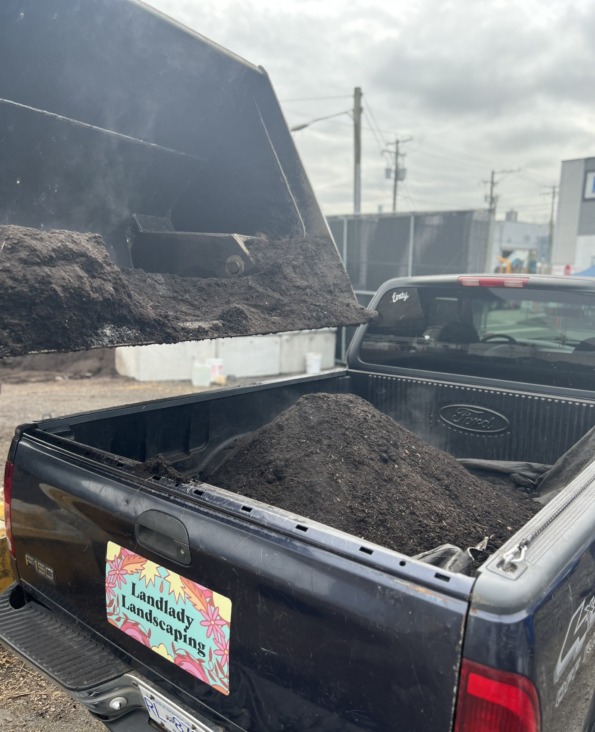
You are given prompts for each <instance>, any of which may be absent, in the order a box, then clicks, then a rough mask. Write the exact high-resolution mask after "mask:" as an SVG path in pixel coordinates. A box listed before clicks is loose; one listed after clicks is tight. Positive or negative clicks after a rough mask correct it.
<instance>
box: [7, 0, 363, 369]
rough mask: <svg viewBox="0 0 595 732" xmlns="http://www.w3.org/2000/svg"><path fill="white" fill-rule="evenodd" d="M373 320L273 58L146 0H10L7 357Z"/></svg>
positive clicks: (8, 24) (8, 3)
mask: <svg viewBox="0 0 595 732" xmlns="http://www.w3.org/2000/svg"><path fill="white" fill-rule="evenodd" d="M365 318H366V314H365V313H364V311H363V310H362V309H361V308H360V307H359V306H358V305H357V303H356V300H355V298H354V295H353V292H352V289H351V286H350V283H349V281H348V279H347V276H346V274H345V272H344V269H343V267H342V265H341V263H340V260H339V257H338V253H337V250H336V247H335V245H334V242H333V241H332V238H331V236H330V234H329V230H328V228H327V225H326V222H325V220H324V217H323V216H322V214H321V211H320V209H319V207H318V205H317V202H316V200H315V197H314V194H313V192H312V189H311V186H310V184H309V182H308V179H307V177H306V175H305V172H304V169H303V167H302V164H301V162H300V160H299V157H298V154H297V152H296V149H295V146H294V144H293V140H292V138H291V134H290V132H289V131H288V128H287V125H286V123H285V120H284V118H283V114H282V112H281V109H280V107H279V104H278V102H277V99H276V97H275V94H274V91H273V88H272V86H271V84H270V81H269V78H268V76H267V75H266V73H265V72H264V70H263V69H262V68H260V67H256V66H254V65H252V64H250V63H248V62H246V61H244V60H242V59H240V58H239V57H237V56H235V55H233V54H232V53H230V52H228V51H226V50H225V49H223V48H221V47H219V46H217V45H215V44H214V43H212V42H210V41H209V40H207V39H205V38H203V37H202V36H200V35H198V34H196V33H194V32H192V31H190V30H188V29H186V28H184V27H182V26H180V25H179V24H177V23H175V22H174V21H172V20H170V19H168V18H166V17H165V16H163V15H161V14H159V13H157V12H156V11H154V10H152V9H150V8H149V7H148V6H146V5H143V4H142V3H139V2H134V1H133V0H93V1H92V2H91V1H89V0H87V1H86V2H83V1H78V2H73V0H43V1H42V2H40V0H2V3H0V357H3V356H10V355H21V354H23V353H26V352H32V351H54V350H57V351H60V350H68V351H71V350H81V349H86V348H93V347H100V346H114V345H133V344H140V343H153V342H175V341H180V340H194V339H202V338H212V337H222V336H234V335H247V334H255V333H270V332H279V331H287V330H298V329H304V328H319V327H327V326H336V325H346V324H356V323H360V322H362V321H363V320H365Z"/></svg>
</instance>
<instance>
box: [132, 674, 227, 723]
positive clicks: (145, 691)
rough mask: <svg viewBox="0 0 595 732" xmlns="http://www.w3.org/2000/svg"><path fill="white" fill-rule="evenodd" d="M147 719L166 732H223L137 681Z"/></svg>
mask: <svg viewBox="0 0 595 732" xmlns="http://www.w3.org/2000/svg"><path fill="white" fill-rule="evenodd" d="M137 683H138V688H139V690H140V693H141V695H142V697H143V701H144V703H145V707H146V708H147V712H148V713H149V717H150V718H151V719H152V720H153V722H155V723H156V724H157V725H159V728H160V729H163V730H166V732H223V730H222V728H221V727H219V726H217V725H213V726H208V725H206V724H205V723H204V722H200V721H199V720H198V719H196V717H193V716H192V715H190V714H188V712H186V711H185V710H183V709H182V708H181V707H179V706H178V705H177V704H174V702H172V701H170V700H169V699H168V698H167V697H165V696H163V694H161V693H160V692H159V691H155V689H153V688H152V687H151V686H147V685H146V684H145V683H143V682H142V681H140V680H138V679H137Z"/></svg>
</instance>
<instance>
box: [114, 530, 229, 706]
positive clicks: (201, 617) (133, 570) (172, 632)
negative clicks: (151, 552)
mask: <svg viewBox="0 0 595 732" xmlns="http://www.w3.org/2000/svg"><path fill="white" fill-rule="evenodd" d="M105 597H106V608H107V619H108V621H109V622H110V623H111V624H112V625H115V626H116V628H119V630H121V631H122V632H124V633H126V634H127V635H129V636H130V637H131V638H134V640H136V641H138V642H139V643H142V644H143V645H145V646H147V647H148V648H150V649H151V650H152V651H155V653H158V654H159V655H160V656H163V657H164V658H166V659H167V660H168V661H171V662H172V663H174V664H175V665H176V666H179V667H180V668H182V669H184V671H187V672H188V673H189V674H192V675H193V676H196V677H197V678H199V679H200V680H201V681H204V682H205V683H206V684H209V685H210V686H212V687H213V688H214V689H216V690H217V691H219V692H221V693H222V694H226V695H227V694H229V631H230V621H231V600H229V599H228V598H227V597H224V596H223V595H219V594H218V593H217V592H214V591H213V590H209V589H208V588H207V587H203V586H202V585H200V584H198V583H197V582H193V581H192V580H189V579H186V578H185V577H182V576H181V575H179V574H177V573H176V572H172V571H171V570H169V569H166V568H165V567H162V566H160V565H158V564H155V562H152V561H150V560H149V559H146V558H145V557H142V556H140V555H139V554H135V553H134V552H131V551H129V550H128V549H125V548H123V547H121V546H119V545H118V544H115V543H113V542H111V541H110V542H109V543H108V545H107V555H106V567H105Z"/></svg>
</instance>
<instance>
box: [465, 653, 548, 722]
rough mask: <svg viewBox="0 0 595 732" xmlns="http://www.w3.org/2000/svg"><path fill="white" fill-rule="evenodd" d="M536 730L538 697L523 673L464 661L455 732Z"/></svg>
mask: <svg viewBox="0 0 595 732" xmlns="http://www.w3.org/2000/svg"><path fill="white" fill-rule="evenodd" d="M539 729H540V721H539V697H538V695H537V689H536V688H535V686H534V685H533V683H532V682H531V681H530V680H529V679H528V678H527V677H526V676H521V675H520V674H514V673H510V672H507V671H497V670H496V669H492V668H489V667H487V666H482V665H481V664H479V663H474V662H473V661H467V660H463V666H462V669H461V682H460V686H459V694H458V698H457V708H456V718H455V732H539Z"/></svg>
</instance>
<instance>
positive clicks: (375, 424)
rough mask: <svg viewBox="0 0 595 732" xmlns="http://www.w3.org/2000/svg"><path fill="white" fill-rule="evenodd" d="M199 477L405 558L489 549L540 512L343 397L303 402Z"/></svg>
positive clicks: (319, 396) (353, 399) (313, 396)
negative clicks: (449, 549)
mask: <svg viewBox="0 0 595 732" xmlns="http://www.w3.org/2000/svg"><path fill="white" fill-rule="evenodd" d="M201 478H202V479H203V480H206V481H207V482H209V483H211V484H213V485H217V486H220V487H222V488H227V489H229V490H232V491H234V492H236V493H240V494H242V495H245V496H247V497H249V498H254V499H256V500H259V501H263V502H265V503H268V504H271V505H274V506H277V507H279V508H283V509H285V510H287V511H291V512H293V513H297V514H299V515H301V516H305V517H307V518H311V519H313V520H315V521H320V522H322V523H325V524H328V525H329V526H332V527H334V528H336V529H340V530H341V531H346V532H348V533H350V534H353V535H355V536H358V537H360V538H362V539H366V540H368V541H371V542H375V543H377V544H380V545H382V546H385V547H388V548H390V549H395V550H397V551H400V552H403V553H404V554H407V555H409V556H412V555H415V554H418V553H420V552H423V551H427V550H430V549H433V548H435V547H437V546H439V545H441V544H446V543H449V544H454V545H455V546H458V547H461V548H466V547H471V546H475V545H477V544H479V543H480V542H481V541H482V540H483V539H484V537H489V541H488V545H487V551H488V552H490V553H491V552H493V551H494V550H495V549H496V548H498V547H499V546H500V545H501V544H502V543H504V541H505V540H506V539H508V538H509V537H510V536H511V535H512V534H513V533H514V532H515V531H517V530H518V529H520V528H521V527H522V526H523V525H524V524H525V523H526V522H527V521H528V520H529V519H530V518H531V517H532V516H533V515H534V514H535V513H537V511H538V510H539V508H540V506H538V505H537V504H535V503H534V502H533V501H531V500H530V499H529V498H527V497H526V496H525V495H524V494H522V493H519V492H517V491H515V490H514V489H507V488H498V487H496V486H492V485H491V484H489V483H486V482H483V481H482V480H480V479H479V478H476V477H474V476H472V475H470V474H469V473H468V472H467V471H466V470H465V468H463V467H462V466H461V465H459V463H458V462H457V461H456V460H455V459H454V458H452V457H451V456H450V455H448V454H446V453H444V452H441V451H440V450H437V449H435V448H433V447H431V446H430V445H428V444H427V443H425V442H423V441H422V440H420V439H419V438H417V437H416V436H415V435H413V434H412V433H411V432H409V431H408V430H406V429H405V428H403V427H401V426H400V425H399V424H397V423H396V422H395V421H394V420H393V419H391V418H390V417H388V416H386V415H384V414H382V413H381V412H379V411H378V410H377V409H376V408H375V407H373V406H372V405H371V404H370V403H369V402H367V401H365V400H364V399H360V398H359V397H356V396H353V395H345V394H311V395H306V396H303V397H301V398H300V399H299V400H298V401H297V402H296V403H295V404H294V405H293V406H292V407H290V408H289V409H287V410H286V411H285V412H283V413H282V414H280V415H279V416H278V417H277V418H276V419H275V420H274V421H272V422H270V423H269V424H267V425H266V426H264V427H263V428H261V429H260V430H258V431H257V432H255V433H254V434H253V435H252V436H251V437H250V438H249V439H248V441H243V443H242V445H241V446H239V447H238V448H237V449H236V451H235V452H233V453H232V454H231V455H230V456H229V457H228V459H227V460H226V461H225V462H224V463H223V464H222V465H221V466H219V467H215V469H214V470H213V472H212V473H211V474H209V475H201Z"/></svg>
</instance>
